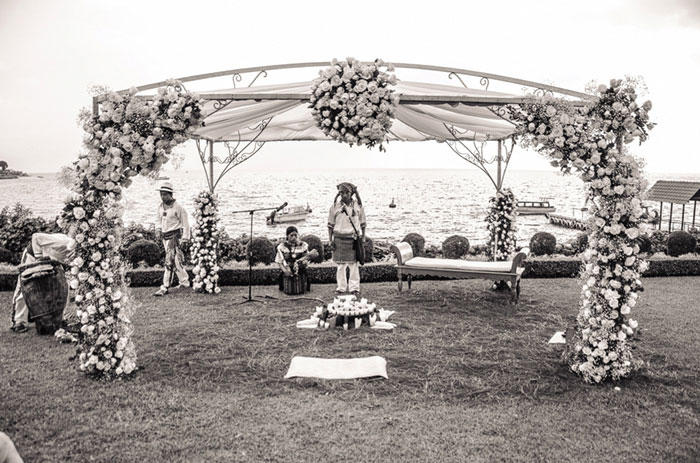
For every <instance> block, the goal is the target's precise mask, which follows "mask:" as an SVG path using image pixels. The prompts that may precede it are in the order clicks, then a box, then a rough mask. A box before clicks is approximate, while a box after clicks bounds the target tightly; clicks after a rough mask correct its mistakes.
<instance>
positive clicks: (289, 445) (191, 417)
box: [0, 277, 700, 462]
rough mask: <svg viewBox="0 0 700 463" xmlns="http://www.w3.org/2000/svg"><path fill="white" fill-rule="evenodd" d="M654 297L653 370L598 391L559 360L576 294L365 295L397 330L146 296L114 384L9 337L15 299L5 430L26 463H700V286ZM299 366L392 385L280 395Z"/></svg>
mask: <svg viewBox="0 0 700 463" xmlns="http://www.w3.org/2000/svg"><path fill="white" fill-rule="evenodd" d="M645 285H646V292H645V293H643V294H642V298H641V300H640V303H639V304H638V305H637V307H635V311H634V313H635V315H636V317H635V318H637V319H638V320H639V324H640V327H641V328H642V330H641V335H640V337H639V342H638V343H637V344H636V355H637V356H638V357H640V358H642V359H644V360H645V361H647V362H648V365H647V367H646V368H645V369H644V371H642V372H641V373H639V374H637V375H635V376H634V377H633V378H631V379H628V380H625V381H623V382H621V383H619V384H605V385H599V386H593V385H587V384H585V383H583V382H582V380H581V379H580V378H579V377H577V376H574V375H573V374H571V373H569V372H568V371H567V369H566V367H565V366H564V365H562V364H561V363H560V362H559V356H560V353H561V351H562V347H561V346H560V345H548V344H547V341H548V340H549V338H550V337H551V335H552V334H553V333H554V331H556V330H562V329H564V328H565V327H566V326H567V324H570V323H572V321H573V320H574V318H575V315H576V310H577V304H578V300H579V283H578V281H577V280H575V279H561V280H523V283H522V286H523V293H522V296H521V301H520V304H519V305H517V306H512V305H509V304H508V303H507V300H508V296H507V295H506V294H505V293H504V294H501V293H494V292H491V291H490V290H488V289H487V287H488V282H486V281H483V280H469V281H418V282H415V283H414V285H413V289H412V290H411V291H410V292H407V291H406V290H405V289H404V292H403V293H401V294H399V293H398V291H397V288H396V283H375V284H366V285H363V287H362V289H363V293H364V294H363V295H364V296H365V297H367V298H368V299H369V300H370V301H376V302H378V303H379V305H380V306H383V307H385V308H388V309H391V310H395V311H396V313H395V314H394V315H393V316H392V318H391V321H393V322H394V323H397V324H398V325H399V326H398V328H397V329H396V330H394V331H393V332H385V331H374V330H369V329H367V328H364V327H363V328H361V329H359V330H349V331H342V330H334V331H322V330H302V329H297V328H296V327H295V322H296V321H298V320H301V319H304V318H306V317H308V316H309V315H310V314H311V312H312V311H313V307H314V306H315V305H316V303H315V302H313V301H309V300H285V299H279V300H270V301H269V302H268V303H267V304H265V305H263V304H244V305H239V306H236V305H234V304H235V302H238V301H239V300H242V296H243V295H244V294H247V288H245V287H225V288H223V292H222V293H221V294H219V295H217V296H205V295H197V294H194V293H191V292H187V291H184V290H179V292H173V293H171V294H170V295H168V296H166V297H165V298H155V297H153V296H152V293H153V291H154V289H155V288H136V289H133V290H132V295H133V298H134V299H135V300H137V301H140V307H139V308H138V309H137V312H136V314H135V316H134V317H133V323H134V326H135V337H134V339H135V341H136V346H137V352H138V354H139V360H138V364H139V365H140V367H141V369H140V370H139V371H138V372H137V373H136V374H135V375H134V376H133V378H131V379H128V380H121V381H113V382H101V381H97V380H93V379H89V378H87V377H85V376H84V375H83V374H81V373H80V372H79V371H78V370H77V368H76V364H77V362H76V361H70V360H69V357H70V356H71V355H72V354H73V353H74V351H75V348H74V346H72V345H70V344H61V343H59V342H58V341H56V340H55V339H54V338H52V337H39V336H37V335H36V334H35V332H34V330H33V329H32V330H31V331H29V332H28V333H24V334H15V333H12V332H10V331H9V330H8V329H7V327H8V326H9V317H10V301H11V296H12V295H11V293H9V292H4V293H0V307H1V310H0V320H2V330H1V331H0V431H4V432H5V433H7V434H8V435H9V436H10V437H12V439H13V440H14V441H15V444H16V445H17V448H18V450H19V451H20V453H21V454H22V455H23V457H24V458H25V461H27V462H34V461H80V462H83V461H104V462H141V461H148V462H156V461H167V462H190V461H195V462H198V461H206V462H209V461H222V462H229V461H285V462H297V461H301V462H306V461H308V462H312V461H313V462H316V461H321V462H323V461H363V462H364V461H401V462H409V461H435V462H443V461H494V460H496V461H654V462H656V461H698V459H700V383H699V381H698V380H699V379H700V359H698V351H700V310H699V306H700V304H699V302H698V301H700V278H698V277H677V278H654V279H646V280H645ZM334 289H335V288H334V286H332V285H316V286H314V288H313V291H312V293H311V296H313V297H319V298H321V299H324V300H326V301H330V300H331V299H332V293H333V290H334ZM253 290H254V293H255V294H269V295H274V296H280V297H282V298H284V297H286V296H284V295H281V294H278V292H277V288H276V287H270V286H268V287H256V288H253ZM294 355H304V356H318V357H332V358H348V357H364V356H370V355H381V356H383V357H384V358H386V360H387V371H388V374H389V379H388V380H384V379H369V380H367V379H365V380H349V381H327V380H313V379H292V380H285V379H283V376H284V374H285V373H286V371H287V368H288V366H289V361H290V360H291V358H292V357H293V356H294ZM615 386H619V387H620V390H619V391H617V390H615Z"/></svg>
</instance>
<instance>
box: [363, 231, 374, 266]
mask: <svg viewBox="0 0 700 463" xmlns="http://www.w3.org/2000/svg"><path fill="white" fill-rule="evenodd" d="M365 262H374V241H372V238H369V237H367V236H365Z"/></svg>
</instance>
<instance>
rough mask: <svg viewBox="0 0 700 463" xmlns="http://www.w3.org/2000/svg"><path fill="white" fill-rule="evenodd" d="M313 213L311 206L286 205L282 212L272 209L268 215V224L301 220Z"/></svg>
mask: <svg viewBox="0 0 700 463" xmlns="http://www.w3.org/2000/svg"><path fill="white" fill-rule="evenodd" d="M309 214H311V208H310V207H309V205H308V204H307V205H306V206H293V207H285V208H284V209H282V210H281V211H280V212H277V211H272V213H271V214H270V215H268V216H267V219H266V221H267V224H268V225H274V224H276V223H289V222H301V221H302V220H305V219H306V216H308V215H309Z"/></svg>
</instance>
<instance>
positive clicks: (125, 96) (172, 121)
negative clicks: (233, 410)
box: [75, 79, 202, 199]
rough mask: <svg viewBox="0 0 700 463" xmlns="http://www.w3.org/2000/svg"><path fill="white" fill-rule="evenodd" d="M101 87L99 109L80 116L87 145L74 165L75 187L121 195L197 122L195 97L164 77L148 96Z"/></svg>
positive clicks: (197, 100) (151, 172) (157, 168)
mask: <svg viewBox="0 0 700 463" xmlns="http://www.w3.org/2000/svg"><path fill="white" fill-rule="evenodd" d="M136 93H138V89H136V88H133V87H132V88H131V89H130V90H129V92H128V93H119V92H108V93H105V92H104V89H102V94H101V96H100V98H101V101H100V105H99V108H100V110H99V113H98V114H93V113H92V111H89V110H83V111H82V112H81V113H80V116H79V117H80V120H81V122H82V126H83V129H84V130H85V132H86V134H87V136H86V137H85V140H84V145H85V147H86V148H87V149H88V151H87V152H86V153H83V154H81V155H80V157H79V159H78V161H77V162H76V163H75V165H76V173H77V182H76V186H77V187H78V188H79V189H80V190H83V191H87V190H89V189H94V190H99V191H102V192H106V193H111V194H114V195H115V196H116V197H117V199H119V197H120V196H121V190H122V188H125V187H128V186H129V185H130V184H131V177H133V176H135V175H138V174H139V173H141V174H144V175H152V176H155V175H157V174H158V172H159V171H160V168H161V166H162V165H163V164H164V163H165V162H166V161H167V159H168V154H170V152H171V151H172V149H173V148H174V147H175V146H177V145H178V144H180V143H183V142H184V141H187V139H188V137H189V134H190V133H191V132H193V131H194V130H195V129H196V128H197V127H199V125H200V123H201V119H202V114H201V106H200V98H199V96H198V95H197V94H195V93H191V92H188V91H185V90H184V89H183V87H182V84H181V83H180V82H179V81H177V80H173V79H170V80H168V81H167V87H161V88H159V89H158V91H157V93H156V94H155V95H153V96H152V97H150V98H145V97H144V98H141V97H138V96H137V95H136Z"/></svg>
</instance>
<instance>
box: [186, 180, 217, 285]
mask: <svg viewBox="0 0 700 463" xmlns="http://www.w3.org/2000/svg"><path fill="white" fill-rule="evenodd" d="M194 203H195V211H194V217H195V222H196V225H195V227H194V228H193V230H192V263H193V264H194V269H192V272H193V273H194V281H193V282H192V287H193V288H194V289H195V290H196V291H198V292H207V293H216V294H218V293H220V292H221V288H219V284H218V281H219V274H218V272H219V266H218V264H217V258H218V256H217V250H218V245H219V231H218V223H219V216H218V200H217V197H216V195H215V194H213V193H211V192H209V191H202V192H201V193H200V194H199V195H198V196H196V197H195V198H194Z"/></svg>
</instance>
